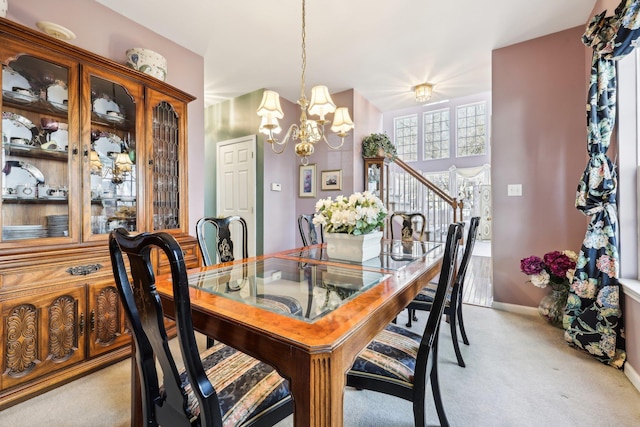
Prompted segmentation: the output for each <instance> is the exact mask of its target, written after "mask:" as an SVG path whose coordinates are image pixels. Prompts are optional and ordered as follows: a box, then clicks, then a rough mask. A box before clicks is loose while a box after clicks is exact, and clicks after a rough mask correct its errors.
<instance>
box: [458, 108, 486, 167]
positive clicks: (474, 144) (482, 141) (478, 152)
mask: <svg viewBox="0 0 640 427" xmlns="http://www.w3.org/2000/svg"><path fill="white" fill-rule="evenodd" d="M486 112H487V103H486V102H484V101H483V102H477V103H474V104H467V105H461V106H459V107H457V108H456V156H457V157H467V156H482V155H485V154H487V113H486Z"/></svg>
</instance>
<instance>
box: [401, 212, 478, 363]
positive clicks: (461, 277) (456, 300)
mask: <svg viewBox="0 0 640 427" xmlns="http://www.w3.org/2000/svg"><path fill="white" fill-rule="evenodd" d="M479 224H480V217H477V216H475V217H473V218H471V221H470V222H469V232H468V233H467V241H466V243H465V247H464V253H463V255H462V261H460V265H459V266H458V274H457V276H456V279H455V282H454V283H453V287H452V288H451V293H450V294H449V295H448V296H447V301H446V303H445V307H444V314H445V315H446V316H448V319H449V326H450V329H451V339H452V341H453V349H454V351H455V353H456V359H457V360H458V365H459V366H461V367H463V368H464V367H465V366H466V364H465V362H464V359H463V357H462V353H461V352H460V345H459V343H458V328H460V335H461V336H462V342H463V343H465V344H466V345H469V339H468V338H467V332H466V331H465V329H464V320H463V318H462V305H463V304H462V292H463V288H464V281H465V278H466V274H467V269H468V267H469V261H470V260H471V255H472V253H473V247H474V246H475V243H476V238H477V234H478V225H479ZM435 292H436V288H435V286H433V284H429V285H428V286H426V287H425V288H423V289H422V291H420V293H419V294H418V295H416V297H415V298H414V300H413V301H412V302H411V303H410V304H409V306H408V307H407V309H408V310H409V313H408V314H409V321H408V323H407V326H408V327H411V321H412V319H415V311H416V310H424V311H429V310H431V305H432V304H433V298H434V295H435Z"/></svg>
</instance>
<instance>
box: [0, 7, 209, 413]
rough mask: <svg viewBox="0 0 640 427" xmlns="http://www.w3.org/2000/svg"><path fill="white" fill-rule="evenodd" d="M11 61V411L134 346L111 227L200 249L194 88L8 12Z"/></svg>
mask: <svg viewBox="0 0 640 427" xmlns="http://www.w3.org/2000/svg"><path fill="white" fill-rule="evenodd" d="M0 63H1V64H2V77H1V81H2V98H1V100H0V106H1V109H2V125H1V130H2V167H3V169H2V175H1V180H2V198H1V199H0V210H1V213H2V214H1V215H0V226H1V227H2V235H1V237H0V313H1V316H2V319H1V321H0V345H1V346H2V349H1V350H0V366H1V373H0V410H2V409H4V408H6V407H8V406H11V405H13V404H15V403H18V402H20V401H23V400H25V399H27V398H29V397H32V396H34V395H36V394H38V393H41V392H43V391H46V390H49V389H51V388H53V387H55V386H57V385H60V384H62V383H65V382H68V381H71V380H73V379H75V378H77V377H79V376H81V375H85V374H87V373H89V372H92V371H95V370H97V369H100V368H102V367H104V366H106V365H107V364H110V363H113V362H115V361H118V360H121V359H123V358H126V357H128V356H129V355H130V354H131V339H130V335H129V333H128V331H127V325H126V322H125V318H124V313H123V311H122V309H121V306H120V302H119V296H118V293H117V289H116V288H115V284H114V281H113V273H112V270H111V263H110V260H109V251H108V245H107V238H108V233H109V231H110V230H112V229H114V228H116V227H126V228H127V229H129V230H130V231H132V232H143V231H158V230H162V231H166V232H169V233H171V234H173V235H174V236H175V237H176V238H177V239H178V241H179V242H180V244H181V245H182V247H183V250H184V251H185V259H186V260H187V263H188V266H189V267H195V266H198V265H199V255H198V250H197V242H196V241H195V239H194V238H193V237H192V236H190V235H189V234H188V211H187V207H188V200H187V179H186V176H187V173H186V172H187V104H188V103H189V102H191V101H192V100H193V99H194V98H193V97H192V96H191V95H188V94H186V93H184V92H182V91H180V90H178V89H176V88H173V87H171V86H170V85H168V84H166V83H164V82H162V81H160V80H157V79H155V78H153V77H150V76H148V75H146V74H143V73H140V72H138V71H134V70H132V69H130V68H127V67H125V66H123V65H121V64H118V63H116V62H114V61H111V60H109V59H105V58H103V57H100V56H98V55H95V54H93V53H91V52H87V51H85V50H83V49H80V48H77V47H74V46H72V45H70V44H68V43H65V42H62V41H59V40H57V39H55V38H53V37H50V36H48V35H46V34H43V33H39V32H37V31H33V30H32V29H30V28H27V27H25V26H22V25H19V24H16V23H14V22H12V21H9V20H7V19H3V18H0ZM156 256H159V255H156ZM163 264H164V263H163V261H162V260H161V259H159V258H157V259H156V264H155V265H156V266H157V269H158V272H164V271H165V270H168V268H167V266H166V265H163Z"/></svg>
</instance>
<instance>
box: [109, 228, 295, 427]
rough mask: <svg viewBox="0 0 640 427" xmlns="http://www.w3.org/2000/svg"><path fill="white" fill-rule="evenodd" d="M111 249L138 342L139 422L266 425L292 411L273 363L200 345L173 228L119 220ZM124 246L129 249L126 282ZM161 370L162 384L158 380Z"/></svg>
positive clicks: (223, 347)
mask: <svg viewBox="0 0 640 427" xmlns="http://www.w3.org/2000/svg"><path fill="white" fill-rule="evenodd" d="M154 248H155V249H159V250H160V251H162V252H164V254H165V255H166V256H167V258H168V259H169V265H170V267H171V280H172V282H173V298H174V303H175V316H176V326H177V330H178V342H179V347H180V354H181V359H182V361H183V363H184V366H185V368H184V369H182V370H180V369H178V367H177V366H176V362H175V355H174V354H173V353H172V351H171V347H170V346H169V340H168V338H167V332H166V330H165V326H164V313H163V309H162V304H161V301H160V296H159V294H158V292H157V291H156V288H155V277H154V273H153V271H154V268H153V265H152V262H151V252H152V250H153V249H154ZM109 252H110V255H111V265H112V268H113V274H114V277H115V282H116V285H117V288H118V292H119V294H120V297H121V299H122V302H123V305H124V310H125V313H126V316H127V320H128V321H129V325H130V328H131V333H132V335H133V340H134V343H135V349H136V351H135V361H136V365H137V370H138V375H139V379H140V385H141V391H142V412H143V413H142V415H143V421H144V423H143V425H145V426H150V427H156V426H158V425H161V426H171V427H176V426H185V427H187V426H189V427H190V426H201V427H205V426H216V427H218V426H237V425H252V426H254V425H255V426H271V425H273V424H275V423H277V422H279V421H280V420H282V419H284V418H286V417H287V416H289V415H290V414H292V413H293V400H292V397H291V394H290V392H289V384H288V381H287V380H285V379H284V378H282V377H281V376H280V375H278V373H277V372H276V371H275V369H274V368H273V367H271V366H270V365H268V364H265V363H263V362H260V361H258V360H256V359H254V358H252V357H250V356H248V355H246V354H244V353H242V352H240V351H238V350H236V349H234V348H232V347H229V346H227V345H225V344H223V343H217V344H216V345H214V346H213V347H211V348H208V349H207V350H205V351H204V352H202V353H199V350H198V347H197V344H196V338H195V333H194V330H193V324H192V319H191V302H190V297H189V285H188V282H187V273H186V266H185V263H184V257H183V253H182V249H181V248H180V245H179V244H178V242H177V241H176V240H175V238H174V237H173V236H171V235H170V234H168V233H163V232H159V233H142V234H138V235H135V236H131V235H129V234H128V232H127V231H126V230H125V229H124V228H119V229H116V230H114V231H112V232H111V233H110V235H109ZM123 254H126V255H127V259H128V264H129V267H130V272H131V278H132V281H131V282H130V281H129V277H128V274H127V265H126V263H125V257H124V255H123ZM156 360H157V363H156ZM158 367H159V368H160V371H161V372H158ZM159 373H160V374H161V375H160V378H162V379H163V384H160V383H159V381H158V374H159Z"/></svg>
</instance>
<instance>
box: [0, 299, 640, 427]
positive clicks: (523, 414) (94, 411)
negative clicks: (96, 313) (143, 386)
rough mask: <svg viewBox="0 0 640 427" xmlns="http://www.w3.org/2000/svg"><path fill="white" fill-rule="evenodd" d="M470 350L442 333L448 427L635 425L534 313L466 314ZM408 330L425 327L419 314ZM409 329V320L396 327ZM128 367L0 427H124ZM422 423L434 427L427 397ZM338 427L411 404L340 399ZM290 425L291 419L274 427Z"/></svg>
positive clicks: (394, 421)
mask: <svg viewBox="0 0 640 427" xmlns="http://www.w3.org/2000/svg"><path fill="white" fill-rule="evenodd" d="M464 312H465V321H466V325H467V333H468V335H469V339H470V341H471V345H470V346H465V345H462V352H463V356H464V358H465V361H466V363H467V367H466V368H460V367H459V366H458V365H457V364H456V363H455V356H454V354H453V349H452V344H451V336H450V334H449V328H448V326H449V325H448V324H445V325H443V328H442V332H441V335H440V357H439V360H440V365H439V367H440V382H441V388H442V391H443V401H444V405H445V409H446V412H447V416H448V418H449V422H450V424H451V425H452V426H463V427H466V426H492V427H493V426H505V427H507V426H508V427H511V426H518V427H520V426H523V427H527V426H551V427H555V426H558V427H560V426H562V427H570V426H576V427H577V426H580V427H584V426H638V425H640V393H639V392H638V391H637V390H636V389H635V388H634V387H633V385H632V384H631V383H630V382H629V380H628V379H627V378H626V377H625V376H624V373H623V372H622V371H618V370H616V369H613V368H611V367H608V366H606V365H603V364H601V363H600V362H597V361H595V360H594V359H593V358H592V357H591V356H589V355H586V354H583V353H581V352H579V351H577V350H574V349H572V348H570V347H568V346H567V345H566V344H565V343H564V341H563V339H562V331H561V330H560V329H556V328H553V327H551V326H549V325H548V324H546V323H545V322H544V321H543V320H542V319H540V318H539V316H538V315H537V313H536V312H535V311H534V310H532V311H531V314H515V313H509V312H505V311H499V310H495V309H490V308H483V307H478V306H472V305H465V307H464ZM418 316H419V318H420V320H419V322H418V323H414V326H413V328H412V330H420V329H419V328H422V327H423V326H424V321H425V319H426V317H427V314H426V313H418ZM398 320H399V324H404V322H405V321H406V311H403V313H402V314H401V315H400V316H399V318H398ZM129 367H130V362H129V361H128V360H126V361H123V362H120V363H118V364H116V365H114V366H111V367H108V368H105V369H103V370H101V371H100V372H97V373H95V374H92V375H89V376H88V377H85V378H82V379H79V380H77V381H74V382H73V383H70V384H67V385H65V386H62V387H59V388H56V389H55V390H52V391H50V392H48V393H45V394H43V395H41V396H38V397H35V398H33V399H31V400H29V401H27V402H25V403H22V404H19V405H16V406H13V407H11V408H8V409H6V410H4V411H2V412H0V426H18V425H20V426H43V425H44V426H52V427H76V426H78V427H80V426H82V427H84V426H93V427H102V426H104V427H114V426H117V427H124V426H128V425H129V398H130V391H129V380H130V373H129ZM427 408H428V413H429V416H428V424H429V425H430V426H433V425H438V419H437V415H436V414H435V408H434V407H433V403H432V401H431V395H430V393H429V394H428V402H427ZM344 414H345V415H344V418H345V426H367V427H375V426H380V427H383V426H384V427H392V426H397V427H403V426H407V427H409V426H413V415H412V407H411V403H409V402H406V401H403V400H401V399H398V398H394V397H390V396H386V395H383V394H380V393H374V392H368V391H356V390H353V389H347V390H346V391H345V404H344ZM292 425H293V417H289V418H287V419H285V420H283V421H282V422H280V423H279V424H278V427H287V426H292Z"/></svg>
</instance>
